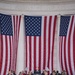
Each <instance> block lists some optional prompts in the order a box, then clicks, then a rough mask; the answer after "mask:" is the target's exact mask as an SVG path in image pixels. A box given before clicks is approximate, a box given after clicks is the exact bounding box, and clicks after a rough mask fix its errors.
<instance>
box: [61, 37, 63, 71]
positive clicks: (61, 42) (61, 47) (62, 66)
mask: <svg viewBox="0 0 75 75" xmlns="http://www.w3.org/2000/svg"><path fill="white" fill-rule="evenodd" d="M62 43H63V37H62V38H61V66H62V70H63V63H62V62H63V61H62Z"/></svg>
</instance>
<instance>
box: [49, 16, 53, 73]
mask: <svg viewBox="0 0 75 75" xmlns="http://www.w3.org/2000/svg"><path fill="white" fill-rule="evenodd" d="M53 28H54V16H53V17H52V22H51V31H50V32H51V37H50V66H49V68H50V72H52V68H51V67H52V41H53Z"/></svg>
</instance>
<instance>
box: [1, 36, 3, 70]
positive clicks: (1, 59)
mask: <svg viewBox="0 0 75 75" xmlns="http://www.w3.org/2000/svg"><path fill="white" fill-rule="evenodd" d="M2 61H3V38H2V36H1V71H2V64H3V62H2Z"/></svg>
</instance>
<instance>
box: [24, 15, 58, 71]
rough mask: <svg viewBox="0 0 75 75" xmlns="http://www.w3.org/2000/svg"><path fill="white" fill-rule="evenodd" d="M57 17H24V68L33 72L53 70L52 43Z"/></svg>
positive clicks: (53, 41)
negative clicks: (36, 70)
mask: <svg viewBox="0 0 75 75" xmlns="http://www.w3.org/2000/svg"><path fill="white" fill-rule="evenodd" d="M56 20H57V16H24V21H25V39H26V40H25V43H26V56H25V57H26V67H27V68H28V71H32V72H34V70H35V69H36V68H39V70H41V71H43V70H44V69H46V68H49V71H50V72H52V70H53V68H54V64H53V60H54V55H53V54H54V43H55V29H56Z"/></svg>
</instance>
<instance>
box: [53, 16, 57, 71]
mask: <svg viewBox="0 0 75 75" xmlns="http://www.w3.org/2000/svg"><path fill="white" fill-rule="evenodd" d="M56 19H57V16H55V17H54V22H53V23H54V27H53V40H52V63H53V62H54V61H53V60H54V40H55V29H56ZM53 69H54V64H52V70H53Z"/></svg>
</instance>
